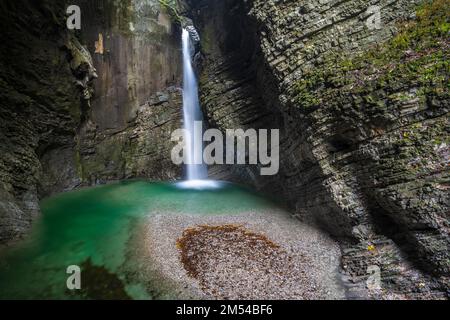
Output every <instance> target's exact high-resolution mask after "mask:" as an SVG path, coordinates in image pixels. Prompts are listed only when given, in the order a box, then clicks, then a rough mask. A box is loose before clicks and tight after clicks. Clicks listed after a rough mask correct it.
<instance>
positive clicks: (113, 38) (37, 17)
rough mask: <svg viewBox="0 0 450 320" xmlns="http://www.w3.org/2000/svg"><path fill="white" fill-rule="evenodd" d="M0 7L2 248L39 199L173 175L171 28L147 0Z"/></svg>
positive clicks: (27, 221)
mask: <svg viewBox="0 0 450 320" xmlns="http://www.w3.org/2000/svg"><path fill="white" fill-rule="evenodd" d="M70 4H77V5H79V6H80V8H81V20H82V21H81V30H79V31H69V30H68V29H67V28H66V13H65V11H66V8H67V6H68V5H69V3H68V2H66V1H53V0H49V1H29V0H19V1H5V2H2V4H1V5H0V9H1V12H0V16H1V19H0V21H1V22H0V23H1V28H2V32H1V39H2V43H3V44H4V45H2V48H1V49H0V87H1V90H0V95H1V97H2V99H1V102H0V243H4V242H8V241H10V240H12V239H16V238H18V237H20V236H21V235H23V234H24V233H25V232H26V230H28V228H29V227H30V225H31V222H32V220H33V219H34V217H36V216H37V215H38V214H39V200H40V199H41V198H42V197H45V196H49V195H51V194H54V193H57V192H62V191H65V190H71V189H73V188H76V187H81V186H88V185H94V184H98V183H106V182H110V181H114V180H117V179H124V178H138V177H142V178H149V179H155V180H157V179H164V180H170V179H175V178H177V177H179V176H180V175H181V172H180V169H179V167H175V166H174V165H173V164H172V162H171V161H170V147H171V145H170V134H171V132H172V131H173V130H174V129H176V128H179V127H180V126H181V104H182V101H181V100H182V99H181V92H180V89H179V87H180V78H181V76H182V65H181V52H180V44H179V30H178V29H177V28H176V27H175V25H174V24H173V21H172V20H171V19H170V15H169V13H168V12H167V10H166V9H165V8H162V7H161V6H160V3H159V1H157V0H133V1H131V0H129V1H112V0H98V1H97V0H95V1H92V0H89V1H88V0H79V1H71V2H70Z"/></svg>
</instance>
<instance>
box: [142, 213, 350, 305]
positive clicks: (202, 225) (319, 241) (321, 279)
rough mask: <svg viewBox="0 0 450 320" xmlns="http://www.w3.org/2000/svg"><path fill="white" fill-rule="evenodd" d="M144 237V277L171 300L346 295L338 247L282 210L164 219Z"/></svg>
mask: <svg viewBox="0 0 450 320" xmlns="http://www.w3.org/2000/svg"><path fill="white" fill-rule="evenodd" d="M138 238H139V242H138V243H139V246H140V249H139V250H137V252H139V254H140V255H141V257H140V258H141V261H143V262H142V263H143V264H144V265H147V266H151V268H147V270H146V271H143V272H144V273H148V277H149V278H150V277H151V278H152V283H153V284H154V283H155V282H157V283H159V285H160V286H165V287H166V290H170V291H171V294H170V295H169V297H170V298H190V299H232V300H234V299H273V300H285V299H344V298H345V295H344V289H343V286H342V285H341V284H340V280H339V279H340V277H339V272H338V268H339V258H340V250H339V247H338V246H337V244H336V243H335V242H334V241H333V240H332V239H330V238H329V237H328V236H327V235H326V234H324V233H322V232H321V231H319V230H317V229H315V228H312V227H310V226H307V225H305V224H303V223H301V222H300V221H298V220H296V219H295V218H293V217H291V216H290V215H289V214H287V213H286V212H284V211H282V210H279V211H277V210H273V209H271V210H267V212H261V211H259V212H245V213H240V214H236V215H227V216H225V215H217V216H204V215H175V214H156V215H152V216H150V217H149V218H148V223H147V224H146V225H145V226H144V227H143V228H142V230H141V231H140V235H139V237H138ZM155 272H156V273H155ZM150 273H151V274H152V276H150ZM155 274H157V276H156V278H155ZM142 276H143V277H146V275H145V274H144V275H142Z"/></svg>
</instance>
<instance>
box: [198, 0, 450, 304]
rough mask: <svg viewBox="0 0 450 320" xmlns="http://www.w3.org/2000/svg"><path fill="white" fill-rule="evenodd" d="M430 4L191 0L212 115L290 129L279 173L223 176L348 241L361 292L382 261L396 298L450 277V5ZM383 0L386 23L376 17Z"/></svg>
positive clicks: (222, 121)
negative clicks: (373, 9) (373, 22)
mask: <svg viewBox="0 0 450 320" xmlns="http://www.w3.org/2000/svg"><path fill="white" fill-rule="evenodd" d="M422 2H423V1H388V0H386V1H357V0H355V1H337V0H336V1H333V0H330V1H324V0H320V1H314V0H310V1H287V0H285V1H263V0H261V1H259V0H254V1H249V2H242V1H237V0H228V1H207V0H204V1H191V2H190V3H191V6H192V10H191V15H192V16H193V20H194V22H195V23H196V26H197V28H198V30H199V33H200V36H201V38H202V53H203V60H204V61H203V64H202V71H201V75H200V79H201V89H200V92H201V100H202V105H203V107H204V109H205V113H206V114H207V115H208V120H209V122H210V125H211V126H213V127H218V128H220V129H222V130H225V129H227V128H236V127H253V128H258V127H265V126H267V122H265V120H266V119H268V122H269V123H270V125H269V127H274V126H275V127H277V126H278V128H279V129H280V130H281V132H282V139H281V145H280V153H281V154H280V158H281V165H280V173H279V174H278V175H277V176H276V177H260V176H259V175H258V172H257V171H256V170H257V168H252V167H249V166H237V167H236V166H235V167H232V168H228V170H223V169H222V170H218V169H216V168H213V169H212V170H211V173H212V174H213V175H215V176H218V177H221V178H226V179H229V180H234V181H240V182H243V183H247V184H249V185H252V186H255V187H256V188H258V189H260V190H261V191H263V192H266V193H267V194H268V195H272V196H274V195H275V197H276V198H277V199H278V200H280V201H282V202H283V201H284V202H287V203H288V204H289V206H290V208H291V210H292V211H293V212H294V213H295V214H296V215H297V216H298V217H299V218H300V219H303V220H305V221H309V222H311V223H315V224H316V225H318V226H319V227H321V228H325V229H327V230H328V231H329V232H330V233H331V234H333V235H334V236H335V237H336V238H338V239H340V240H341V243H342V247H343V253H344V256H343V262H342V267H343V271H344V273H345V274H346V275H347V276H348V280H349V284H350V286H349V287H350V291H353V293H350V295H351V294H354V295H355V296H358V295H361V294H362V293H361V292H362V290H361V289H362V287H365V286H366V280H367V279H368V278H369V276H370V270H371V268H374V267H375V268H378V269H377V270H381V273H382V279H383V281H384V282H383V289H389V290H390V291H389V292H391V293H392V296H390V297H394V296H396V294H397V293H398V295H399V296H401V295H402V296H404V295H405V294H406V295H407V296H409V297H418V296H419V295H422V296H427V294H429V295H431V296H434V295H435V296H441V295H442V294H444V295H445V294H446V293H445V292H446V291H447V290H448V287H449V279H448V276H449V268H450V265H449V261H450V260H449V252H448V249H449V247H450V238H449V224H448V221H449V207H448V204H449V197H448V189H449V184H448V178H449V170H448V163H449V149H448V143H449V141H448V136H449V135H448V128H449V126H448V106H449V95H448V56H449V52H448V48H449V42H448V33H447V32H448V16H449V14H450V13H449V8H448V5H446V4H445V1H435V2H434V4H433V5H432V6H429V5H428V6H426V7H420V6H419V5H420V4H421V3H422ZM370 5H378V6H379V8H380V9H381V25H380V27H379V28H369V27H368V25H367V21H368V20H369V18H370V17H371V14H370V13H368V12H367V10H368V8H369V7H370ZM424 8H425V9H424ZM446 23H447V24H446ZM446 30H447V31H446ZM445 60H446V61H447V62H443V61H445ZM430 279H431V280H430ZM436 279H437V280H436ZM377 294H379V292H378V293H377V292H374V295H375V296H376V295H377ZM378 297H380V296H379V295H378Z"/></svg>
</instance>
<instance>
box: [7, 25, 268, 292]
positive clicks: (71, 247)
mask: <svg viewBox="0 0 450 320" xmlns="http://www.w3.org/2000/svg"><path fill="white" fill-rule="evenodd" d="M182 36H183V59H184V95H183V103H184V105H183V109H184V123H185V128H186V129H187V131H188V132H189V133H190V136H191V137H190V138H189V140H188V146H187V147H188V150H189V157H188V158H189V160H191V161H192V160H195V159H194V158H195V154H197V156H198V155H201V153H202V149H203V145H202V143H201V142H200V140H201V137H199V136H198V134H197V135H194V131H195V125H194V122H195V121H202V113H201V110H200V106H199V99H198V85H197V80H196V77H195V74H194V70H193V66H192V62H191V43H190V42H191V40H190V36H189V32H188V31H186V30H183V35H182ZM197 139H198V140H197ZM186 169H187V180H186V181H183V182H181V183H173V182H150V181H124V182H119V183H115V184H111V185H107V186H100V187H95V188H86V189H82V190H78V191H72V192H68V193H63V194H60V195H57V196H54V197H51V198H49V199H44V200H43V201H42V202H41V204H40V208H41V212H42V214H41V215H40V216H39V217H38V218H37V219H36V221H35V222H34V224H33V227H32V229H31V230H30V232H29V234H28V235H27V237H26V238H25V239H24V240H23V241H19V242H18V243H17V244H15V245H13V246H11V247H8V248H1V247H0V300H1V299H14V298H16V299H17V298H22V299H30V298H34V299H36V298H39V299H45V298H51V299H99V298H100V299H107V298H112V299H117V298H119V299H122V298H124V297H129V298H134V299H152V298H153V299H159V298H167V297H161V296H159V295H157V294H155V292H158V290H159V289H158V284H157V283H156V284H153V285H151V286H150V285H149V286H147V285H145V283H146V282H145V281H142V279H139V278H137V276H136V275H139V274H141V271H140V270H141V269H140V268H141V267H142V266H141V264H140V263H139V262H138V261H134V260H133V259H131V258H130V257H132V256H135V255H136V253H135V251H136V250H137V248H135V247H134V246H133V245H130V241H131V239H134V237H136V236H137V235H138V234H139V233H138V230H139V229H140V227H142V226H145V224H146V223H147V222H146V221H148V219H149V217H151V216H153V215H155V214H168V215H172V214H178V215H179V214H183V215H184V214H186V215H199V216H202V215H205V216H211V215H224V214H226V215H233V214H239V213H241V212H248V211H250V210H253V211H255V212H258V211H260V210H262V209H265V208H272V206H273V204H272V203H271V202H270V201H267V200H266V199H264V198H262V197H260V196H258V195H257V194H254V193H253V192H251V191H249V190H247V189H245V188H242V187H239V186H236V185H233V184H230V183H226V182H219V181H214V180H207V168H206V165H205V164H202V163H201V162H200V164H188V165H187V166H186ZM176 236H177V235H174V237H176ZM73 265H75V266H80V268H81V270H82V280H81V281H82V288H81V289H80V290H74V291H71V290H69V289H68V288H67V286H66V280H67V279H68V276H69V275H68V274H67V273H66V270H67V268H68V266H73ZM169 298H170V297H169Z"/></svg>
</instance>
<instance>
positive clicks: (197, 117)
mask: <svg viewBox="0 0 450 320" xmlns="http://www.w3.org/2000/svg"><path fill="white" fill-rule="evenodd" d="M182 39H183V117H184V128H185V130H186V131H187V136H186V137H185V141H186V142H187V146H186V147H187V148H186V149H187V164H186V177H187V180H188V181H190V182H191V184H193V182H195V181H197V182H198V180H203V179H206V178H207V177H208V171H207V168H206V165H205V164H204V163H203V142H202V137H201V135H202V132H201V130H198V128H196V127H195V123H196V122H197V124H198V123H201V122H202V121H203V114H202V111H201V109H200V103H199V99H198V84H197V79H196V76H195V72H194V68H193V66H192V59H191V48H192V45H191V37H190V35H189V32H188V31H187V30H186V29H183V34H182ZM196 129H197V130H196Z"/></svg>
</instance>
